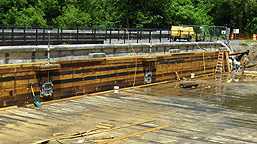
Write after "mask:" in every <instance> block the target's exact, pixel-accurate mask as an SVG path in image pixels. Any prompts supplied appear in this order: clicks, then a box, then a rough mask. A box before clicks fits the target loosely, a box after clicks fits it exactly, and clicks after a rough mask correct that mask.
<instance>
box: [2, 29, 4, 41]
mask: <svg viewBox="0 0 257 144" xmlns="http://www.w3.org/2000/svg"><path fill="white" fill-rule="evenodd" d="M2 40H3V41H4V26H3V27H2Z"/></svg>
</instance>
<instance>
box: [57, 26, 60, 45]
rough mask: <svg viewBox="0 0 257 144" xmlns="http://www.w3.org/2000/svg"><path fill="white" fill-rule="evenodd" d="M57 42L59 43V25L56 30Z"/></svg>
mask: <svg viewBox="0 0 257 144" xmlns="http://www.w3.org/2000/svg"><path fill="white" fill-rule="evenodd" d="M57 33H58V34H57V44H59V35H60V28H59V26H58V30H57Z"/></svg>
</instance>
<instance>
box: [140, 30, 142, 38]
mask: <svg viewBox="0 0 257 144" xmlns="http://www.w3.org/2000/svg"><path fill="white" fill-rule="evenodd" d="M140 40H142V29H141V28H140Z"/></svg>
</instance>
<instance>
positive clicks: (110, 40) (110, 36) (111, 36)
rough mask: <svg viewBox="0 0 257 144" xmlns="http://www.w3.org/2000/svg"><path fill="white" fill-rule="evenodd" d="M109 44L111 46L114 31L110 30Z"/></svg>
mask: <svg viewBox="0 0 257 144" xmlns="http://www.w3.org/2000/svg"><path fill="white" fill-rule="evenodd" d="M109 43H110V44H111V43H112V29H111V28H110V41H109Z"/></svg>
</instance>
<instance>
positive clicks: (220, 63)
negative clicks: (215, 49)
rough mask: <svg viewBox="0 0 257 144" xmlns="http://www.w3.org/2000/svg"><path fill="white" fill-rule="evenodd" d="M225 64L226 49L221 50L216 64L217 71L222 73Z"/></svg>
mask: <svg viewBox="0 0 257 144" xmlns="http://www.w3.org/2000/svg"><path fill="white" fill-rule="evenodd" d="M223 64H224V51H219V55H218V61H217V66H216V70H215V73H220V74H222V72H224V66H223Z"/></svg>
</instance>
